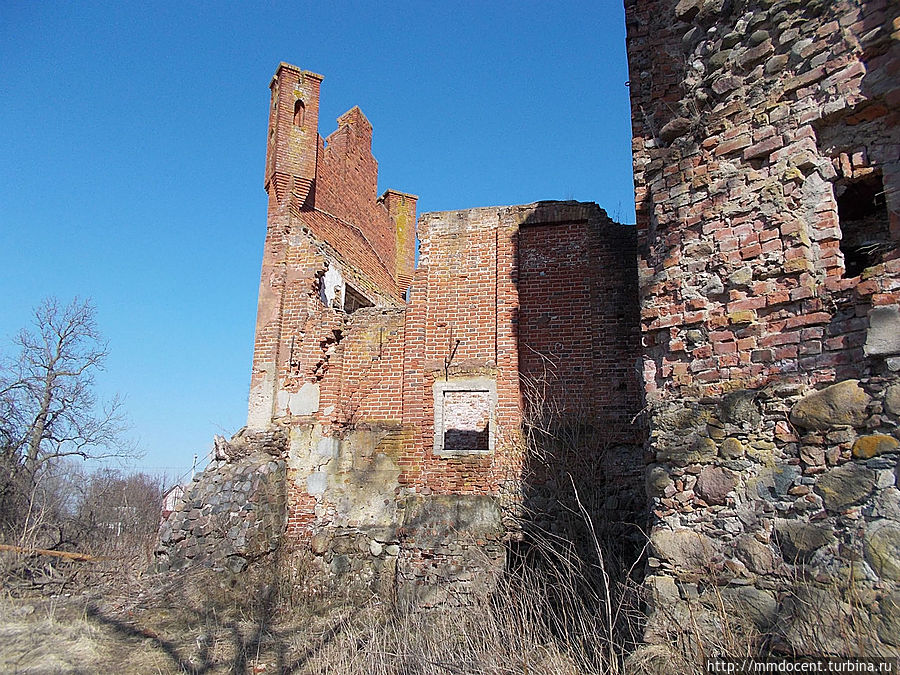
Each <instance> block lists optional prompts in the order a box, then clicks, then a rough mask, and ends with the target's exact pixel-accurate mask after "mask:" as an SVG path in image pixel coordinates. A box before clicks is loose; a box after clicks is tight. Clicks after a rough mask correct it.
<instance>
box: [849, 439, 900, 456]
mask: <svg viewBox="0 0 900 675" xmlns="http://www.w3.org/2000/svg"><path fill="white" fill-rule="evenodd" d="M897 448H900V441H898V440H897V439H896V438H894V437H893V436H887V435H885V434H872V435H871V436H862V437H861V438H858V439H856V442H855V443H854V444H853V456H854V457H858V458H860V459H869V458H870V457H875V456H876V455H881V454H884V453H885V452H895V451H896V450H897Z"/></svg>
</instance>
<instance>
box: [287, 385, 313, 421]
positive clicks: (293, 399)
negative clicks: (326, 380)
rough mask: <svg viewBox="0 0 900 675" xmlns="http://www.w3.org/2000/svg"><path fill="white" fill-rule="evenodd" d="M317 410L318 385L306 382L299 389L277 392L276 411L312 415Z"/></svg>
mask: <svg viewBox="0 0 900 675" xmlns="http://www.w3.org/2000/svg"><path fill="white" fill-rule="evenodd" d="M318 410H319V385H318V383H314V382H306V383H305V384H304V385H303V386H302V387H300V391H297V392H293V393H292V392H288V391H284V390H282V391H279V392H278V413H279V414H285V413H290V414H291V415H312V414H315V413H316V412H318Z"/></svg>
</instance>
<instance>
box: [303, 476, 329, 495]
mask: <svg viewBox="0 0 900 675" xmlns="http://www.w3.org/2000/svg"><path fill="white" fill-rule="evenodd" d="M327 487H328V474H327V473H325V472H324V471H316V472H314V473H311V474H309V475H308V476H307V477H306V491H307V492H308V493H309V494H311V495H322V494H324V493H325V490H326V488H327Z"/></svg>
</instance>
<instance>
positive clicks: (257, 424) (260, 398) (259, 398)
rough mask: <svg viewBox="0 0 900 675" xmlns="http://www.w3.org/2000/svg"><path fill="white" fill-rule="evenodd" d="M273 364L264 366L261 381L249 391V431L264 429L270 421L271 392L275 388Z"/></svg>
mask: <svg viewBox="0 0 900 675" xmlns="http://www.w3.org/2000/svg"><path fill="white" fill-rule="evenodd" d="M273 370H274V364H266V365H265V366H264V371H263V373H262V380H261V381H260V382H258V383H257V384H256V386H254V387H253V388H252V389H251V390H250V398H249V404H248V406H247V426H248V427H250V428H251V429H257V430H259V429H266V428H268V426H269V422H270V421H271V419H272V390H273V389H274V386H275V376H274V375H273Z"/></svg>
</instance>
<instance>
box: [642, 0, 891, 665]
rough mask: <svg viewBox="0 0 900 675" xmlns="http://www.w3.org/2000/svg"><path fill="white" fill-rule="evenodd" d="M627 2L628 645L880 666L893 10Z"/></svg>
mask: <svg viewBox="0 0 900 675" xmlns="http://www.w3.org/2000/svg"><path fill="white" fill-rule="evenodd" d="M625 4H626V23H627V30H628V54H629V68H630V83H629V84H630V89H631V99H632V125H633V129H634V139H633V152H634V167H635V190H636V206H637V227H638V239H639V256H640V263H639V265H640V269H639V276H640V295H641V323H642V333H643V375H644V390H645V397H646V402H647V411H648V417H647V419H648V422H649V426H650V433H651V437H650V441H649V443H648V452H649V455H650V457H651V464H650V465H649V467H648V472H647V489H648V493H649V494H650V495H651V499H652V514H653V527H652V534H651V543H652V550H651V557H650V559H649V575H648V579H647V586H648V589H649V591H650V592H649V595H650V600H651V616H650V620H649V623H648V626H647V633H646V638H647V640H649V641H651V642H656V643H664V644H669V645H673V644H674V645H680V646H681V648H682V650H683V651H689V652H690V651H693V652H694V653H695V654H696V653H698V651H699V650H701V649H705V650H706V653H709V645H710V644H716V641H720V640H723V639H730V637H729V636H732V637H733V634H734V629H735V626H736V625H738V624H740V630H741V631H742V632H743V635H744V638H747V639H749V640H750V642H751V644H755V645H756V648H757V649H763V648H764V646H765V645H767V647H765V648H773V649H776V650H780V649H783V650H785V651H789V652H790V651H794V652H797V653H843V654H860V653H862V654H888V655H896V654H897V647H898V639H897V637H896V636H897V635H900V630H898V626H897V616H898V607H900V596H898V588H900V586H898V581H900V580H898V577H897V569H898V567H897V566H898V561H900V539H898V534H900V529H898V527H900V523H898V520H897V518H898V512H897V501H898V497H900V492H898V489H897V461H898V457H900V454H898V452H897V450H898V439H900V432H898V423H900V417H898V409H897V391H898V386H900V385H898V371H900V343H898V340H900V330H898V325H900V258H898V243H900V126H898V121H900V120H898V110H900V105H898V103H900V78H898V76H897V73H898V72H900V33H898V29H900V6H898V5H897V3H896V2H887V1H885V0H868V1H855V2H851V1H849V0H827V1H818V0H808V1H806V2H796V1H795V0H626V3H625ZM754 633H755V634H760V633H763V634H768V635H769V638H768V639H767V640H763V639H761V638H760V639H756V640H754V637H753V635H754ZM723 636H725V638H723ZM744 638H742V639H744ZM704 642H705V643H706V646H704V647H702V648H701V645H703V644H704ZM718 644H719V645H723V644H725V643H723V642H718Z"/></svg>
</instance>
